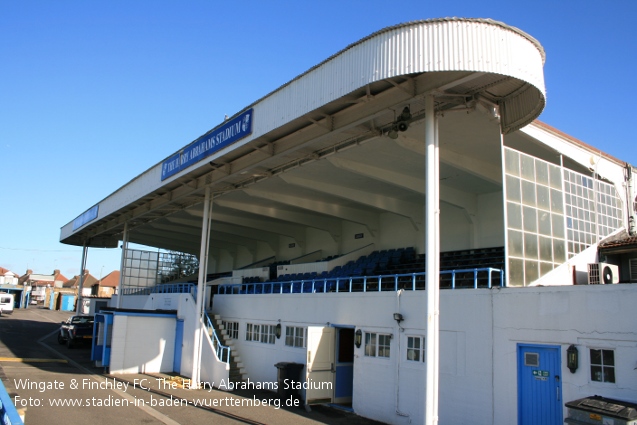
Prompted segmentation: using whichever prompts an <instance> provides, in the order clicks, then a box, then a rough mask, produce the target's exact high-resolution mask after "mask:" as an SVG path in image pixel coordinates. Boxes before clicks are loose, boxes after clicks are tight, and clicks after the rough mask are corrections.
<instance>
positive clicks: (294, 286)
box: [219, 267, 504, 294]
mask: <svg viewBox="0 0 637 425" xmlns="http://www.w3.org/2000/svg"><path fill="white" fill-rule="evenodd" d="M494 273H496V274H497V276H498V277H499V281H500V283H499V286H501V287H503V286H504V272H503V271H502V270H501V269H495V268H492V267H483V268H472V269H459V270H445V271H441V272H440V275H441V278H443V279H441V285H440V288H441V289H445V288H449V289H458V288H459V287H462V288H467V287H469V288H474V289H477V288H479V287H486V288H489V289H490V288H492V286H493V274H494ZM425 275H426V273H425V272H421V273H406V274H393V275H379V276H350V277H323V278H314V279H303V280H291V281H285V282H262V283H242V284H224V285H219V294H292V293H301V294H304V293H317V292H318V293H326V292H380V291H398V290H399V289H406V290H412V291H415V290H418V289H425ZM447 276H449V278H448V279H446V277H447ZM459 282H461V283H464V285H460V286H459V285H458V283H459ZM467 282H469V285H466V283H467Z"/></svg>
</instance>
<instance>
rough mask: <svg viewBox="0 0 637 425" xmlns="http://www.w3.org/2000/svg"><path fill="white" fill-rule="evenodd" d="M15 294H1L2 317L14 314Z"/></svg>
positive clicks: (0, 314) (0, 311) (0, 313)
mask: <svg viewBox="0 0 637 425" xmlns="http://www.w3.org/2000/svg"><path fill="white" fill-rule="evenodd" d="M13 302H14V298H13V294H8V293H6V292H0V316H2V315H3V314H11V313H13Z"/></svg>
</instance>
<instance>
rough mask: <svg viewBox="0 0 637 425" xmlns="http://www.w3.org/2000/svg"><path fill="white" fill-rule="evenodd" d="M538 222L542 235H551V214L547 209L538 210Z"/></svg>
mask: <svg viewBox="0 0 637 425" xmlns="http://www.w3.org/2000/svg"><path fill="white" fill-rule="evenodd" d="M537 223H538V231H539V233H540V234H541V235H545V236H551V214H549V213H548V212H546V211H538V217H537Z"/></svg>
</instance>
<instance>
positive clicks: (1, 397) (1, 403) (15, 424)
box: [0, 380, 24, 425]
mask: <svg viewBox="0 0 637 425" xmlns="http://www.w3.org/2000/svg"><path fill="white" fill-rule="evenodd" d="M0 423H2V424H4V425H24V422H22V418H20V415H19V414H18V411H17V410H16V408H15V406H14V405H13V400H11V397H10V396H9V394H8V393H7V389H6V388H5V387H4V384H3V383H2V381H1V380H0Z"/></svg>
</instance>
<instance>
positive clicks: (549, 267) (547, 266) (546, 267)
mask: <svg viewBox="0 0 637 425" xmlns="http://www.w3.org/2000/svg"><path fill="white" fill-rule="evenodd" d="M553 268H555V266H554V264H553V263H540V277H542V276H544V275H545V274H548V273H550V272H552V271H553Z"/></svg>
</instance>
